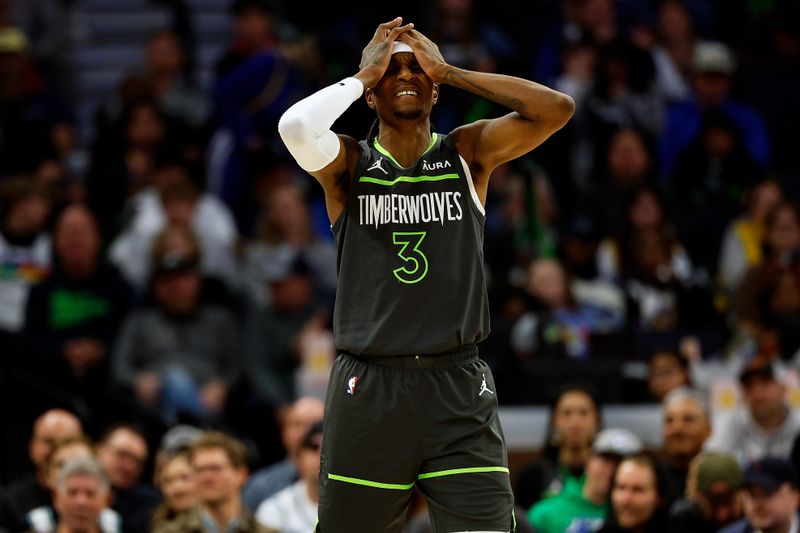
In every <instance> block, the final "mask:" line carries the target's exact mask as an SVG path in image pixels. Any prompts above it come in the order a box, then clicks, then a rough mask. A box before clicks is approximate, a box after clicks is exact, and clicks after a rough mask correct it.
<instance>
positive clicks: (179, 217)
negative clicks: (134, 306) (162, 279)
mask: <svg viewBox="0 0 800 533" xmlns="http://www.w3.org/2000/svg"><path fill="white" fill-rule="evenodd" d="M127 208H128V209H129V210H130V211H131V213H132V218H131V220H130V221H129V223H128V224H127V225H126V227H125V229H124V230H123V232H122V233H121V234H120V235H119V236H118V237H117V238H116V239H115V240H114V242H113V243H112V245H111V248H110V250H109V258H110V260H111V261H112V262H113V263H114V264H115V265H117V267H118V268H119V269H120V271H121V272H122V273H123V274H125V277H126V278H127V279H128V281H129V282H130V283H131V284H132V285H133V286H135V287H136V288H137V289H139V291H140V292H145V288H146V286H147V283H148V282H149V280H150V276H151V274H152V272H151V262H150V257H151V250H152V249H153V243H154V241H155V240H156V237H157V236H158V235H159V234H160V233H161V232H163V231H164V230H165V229H166V228H168V227H171V226H179V227H182V228H187V229H191V231H193V232H194V234H195V235H196V236H197V239H198V245H199V247H200V252H201V265H200V266H201V271H202V272H203V274H204V275H205V276H207V277H210V278H214V279H217V280H219V281H221V282H224V283H225V284H226V285H227V286H228V287H230V288H238V287H239V285H240V280H239V275H238V274H239V273H238V269H237V265H236V259H235V256H234V247H235V246H236V244H237V239H238V235H237V233H236V224H235V222H234V220H233V215H232V214H231V213H230V211H229V210H228V208H227V207H226V206H225V205H224V204H223V203H221V202H220V201H219V200H218V199H217V198H216V197H214V196H212V195H210V194H207V193H200V192H198V191H197V188H196V187H195V185H194V184H193V183H192V181H191V180H190V178H189V175H188V168H187V166H186V164H185V163H184V162H183V161H182V160H180V159H161V160H158V161H157V162H156V163H155V168H154V170H153V179H152V186H148V187H146V188H145V189H143V190H142V191H140V192H138V193H137V194H135V195H134V196H132V197H131V198H130V199H129V200H128V202H127Z"/></svg>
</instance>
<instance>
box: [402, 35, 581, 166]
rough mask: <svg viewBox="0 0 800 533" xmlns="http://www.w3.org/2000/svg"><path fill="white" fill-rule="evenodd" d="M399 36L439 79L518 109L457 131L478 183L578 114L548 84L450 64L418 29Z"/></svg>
mask: <svg viewBox="0 0 800 533" xmlns="http://www.w3.org/2000/svg"><path fill="white" fill-rule="evenodd" d="M399 39H400V40H402V41H403V42H405V43H407V44H409V45H410V46H411V48H412V49H413V50H414V55H415V56H416V58H417V62H418V63H419V65H420V67H422V69H423V70H424V71H425V73H426V74H427V75H428V76H429V77H430V78H431V79H432V80H433V82H434V83H438V84H441V83H445V84H448V85H452V86H454V87H459V88H461V89H464V90H467V91H470V92H472V93H475V94H477V95H478V96H482V97H484V98H486V99H487V100H491V101H492V102H496V103H498V104H500V105H503V106H505V107H508V108H510V109H512V110H513V111H512V112H511V113H509V114H507V115H505V116H502V117H499V118H495V119H488V120H479V121H477V122H474V123H472V124H467V125H465V126H461V127H460V128H457V129H456V130H454V131H453V134H452V135H453V136H454V137H455V140H456V144H457V146H458V151H459V153H460V154H461V156H462V157H464V159H465V160H466V162H467V164H468V165H469V166H470V168H471V169H472V170H473V177H474V178H475V180H476V181H480V179H481V176H483V178H485V179H488V176H489V174H490V173H491V171H492V170H493V169H494V168H495V167H497V166H498V165H500V164H502V163H505V162H506V161H510V160H512V159H514V158H517V157H519V156H521V155H524V154H526V153H528V152H529V151H531V150H533V149H534V148H536V147H537V146H539V145H540V144H541V143H542V142H544V141H545V140H546V139H547V138H548V137H550V136H551V135H552V134H553V133H555V132H556V131H558V130H559V129H561V128H562V127H563V126H564V125H565V124H566V123H567V121H568V120H569V119H570V117H572V114H573V113H574V112H575V102H574V101H573V100H572V98H571V97H569V96H568V95H566V94H563V93H560V92H558V91H554V90H552V89H550V88H548V87H545V86H544V85H540V84H538V83H535V82H532V81H529V80H525V79H522V78H516V77H514V76H506V75H503V74H494V73H485V72H474V71H470V70H464V69H460V68H457V67H454V66H452V65H449V64H448V63H447V62H446V61H445V60H444V58H442V55H441V53H440V52H439V47H438V46H436V44H435V43H434V42H433V41H431V40H430V39H428V38H427V37H425V36H424V35H423V34H422V33H420V32H419V31H417V30H411V31H409V32H407V33H405V34H403V35H401V36H400V37H399ZM475 170H477V171H478V172H477V174H479V175H480V176H479V175H476V172H475Z"/></svg>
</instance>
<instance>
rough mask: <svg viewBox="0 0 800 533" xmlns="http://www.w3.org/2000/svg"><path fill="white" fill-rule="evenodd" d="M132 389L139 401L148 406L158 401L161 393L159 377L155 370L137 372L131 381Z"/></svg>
mask: <svg viewBox="0 0 800 533" xmlns="http://www.w3.org/2000/svg"><path fill="white" fill-rule="evenodd" d="M133 389H134V391H135V392H136V397H137V398H139V401H140V402H142V403H143V404H144V405H146V406H148V407H153V406H154V405H156V403H157V402H158V398H159V395H160V393H161V378H160V377H159V376H158V374H156V373H155V372H145V373H143V374H139V375H138V376H137V377H136V380H135V381H134V382H133Z"/></svg>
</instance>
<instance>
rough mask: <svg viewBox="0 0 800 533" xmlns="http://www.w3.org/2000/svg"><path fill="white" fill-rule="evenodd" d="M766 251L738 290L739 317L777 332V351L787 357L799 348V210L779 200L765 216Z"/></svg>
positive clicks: (741, 319) (740, 319)
mask: <svg viewBox="0 0 800 533" xmlns="http://www.w3.org/2000/svg"><path fill="white" fill-rule="evenodd" d="M765 244H766V246H765V248H766V255H765V257H764V261H763V262H762V264H761V265H759V266H757V267H755V268H753V269H751V270H750V271H749V272H748V273H747V275H746V276H745V279H744V280H743V281H742V285H741V286H740V288H739V291H738V294H737V296H738V306H737V308H738V311H739V312H738V316H737V317H738V319H739V322H740V323H741V322H742V321H750V322H755V323H756V324H757V325H758V326H761V327H764V328H767V329H772V330H774V332H775V333H776V334H777V351H778V353H779V354H780V356H781V357H783V358H785V359H790V358H791V357H792V355H794V353H795V352H796V351H797V349H798V348H800V334H798V328H797V323H798V320H800V211H798V208H797V206H796V205H794V204H792V203H790V202H782V203H780V204H779V205H778V206H776V207H775V208H774V209H773V211H772V212H771V213H770V214H769V215H768V216H767V220H766V242H765Z"/></svg>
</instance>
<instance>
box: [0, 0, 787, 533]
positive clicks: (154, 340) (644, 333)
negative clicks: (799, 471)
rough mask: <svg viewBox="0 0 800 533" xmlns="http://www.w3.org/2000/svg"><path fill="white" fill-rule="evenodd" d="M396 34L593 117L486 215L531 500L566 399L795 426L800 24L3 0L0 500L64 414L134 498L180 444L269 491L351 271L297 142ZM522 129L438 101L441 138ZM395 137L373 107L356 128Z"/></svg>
mask: <svg viewBox="0 0 800 533" xmlns="http://www.w3.org/2000/svg"><path fill="white" fill-rule="evenodd" d="M397 15H401V16H403V17H404V19H405V21H411V22H414V23H415V26H416V28H417V29H419V30H420V31H422V32H423V33H425V34H426V35H428V36H429V37H430V38H431V39H433V40H434V41H435V42H437V43H438V45H439V47H440V49H441V51H442V54H443V55H444V57H445V59H446V60H447V61H448V62H449V63H451V64H453V65H456V66H459V67H463V68H467V69H471V70H478V71H484V72H500V73H504V74H511V75H515V76H520V77H523V78H527V79H530V80H534V81H537V82H539V83H542V84H545V85H547V86H549V87H552V88H555V89H557V90H559V91H562V92H565V93H567V94H569V95H571V96H572V97H573V98H574V99H575V101H576V104H577V111H576V114H575V116H574V118H573V119H572V120H571V121H570V122H569V123H568V124H567V126H566V127H565V128H564V129H563V130H561V131H559V132H558V133H556V134H555V135H554V136H553V137H552V138H551V139H550V140H548V141H547V142H546V143H544V145H542V146H541V147H539V148H537V149H536V150H535V151H533V152H532V153H530V154H528V155H526V156H524V157H522V158H519V159H517V160H515V161H512V162H510V163H508V164H506V165H503V166H502V167H500V168H497V169H496V170H495V171H494V173H493V175H492V179H491V182H490V188H489V197H488V200H487V209H486V212H487V218H486V241H485V260H486V270H487V273H488V279H489V296H490V303H491V311H492V327H493V330H492V334H491V336H490V337H489V339H488V340H487V341H485V342H484V343H483V344H482V346H481V352H482V355H483V357H484V358H485V359H486V360H487V361H488V362H489V363H490V365H491V366H492V369H493V372H494V376H495V381H496V386H497V390H498V399H499V401H500V405H501V416H502V417H503V421H504V425H505V429H506V432H507V434H508V437H509V444H510V447H511V452H512V467H514V468H512V477H513V478H514V479H515V481H516V477H517V470H516V466H517V465H518V464H520V465H521V464H522V463H524V462H526V461H528V460H530V459H532V458H534V457H537V456H538V451H539V450H540V448H541V447H542V446H544V445H548V444H551V443H549V440H548V439H550V437H549V435H550V432H552V427H551V426H552V420H551V417H549V414H548V413H549V412H550V411H549V409H550V408H549V406H550V405H554V403H553V402H555V399H556V397H557V396H558V395H559V393H560V392H563V390H564V387H565V386H567V385H570V384H581V386H588V387H589V389H591V393H592V395H593V398H595V399H596V402H597V406H601V405H605V406H606V407H605V408H602V407H599V409H600V410H602V411H603V412H605V413H606V424H607V425H608V424H612V422H613V424H612V425H614V426H618V427H624V428H628V429H630V430H632V431H633V432H634V433H636V434H637V435H638V436H639V437H640V438H641V439H643V441H644V442H645V444H646V445H647V447H649V448H652V449H660V448H661V447H662V446H663V445H664V441H663V439H664V436H663V433H662V431H661V428H662V405H661V402H662V400H663V399H664V398H665V397H666V396H667V395H668V394H669V393H670V391H672V390H673V389H676V388H681V387H691V388H692V389H693V390H694V391H695V392H697V393H698V394H700V395H701V396H702V397H703V399H704V401H705V402H706V403H707V406H708V413H709V414H710V416H711V418H712V419H713V422H714V428H715V431H723V430H721V429H718V428H720V427H722V426H723V425H724V423H725V420H726V416H731V417H732V416H734V415H735V413H737V412H739V411H740V410H742V409H745V410H746V409H753V405H752V402H750V403H748V401H750V400H752V398H750V396H748V390H747V387H746V386H745V385H749V383H750V382H749V381H748V379H749V377H750V374H747V371H748V369H750V370H752V368H755V367H758V369H760V370H759V371H760V372H761V374H758V376H757V377H759V379H760V378H764V379H766V380H767V381H769V380H775V381H776V382H777V383H778V384H779V385H780V393H779V395H778V396H779V397H778V404H779V406H783V407H782V408H784V409H787V411H786V412H787V413H789V415H786V416H789V417H794V415H795V408H796V406H797V405H800V392H798V390H799V389H798V379H797V370H798V369H800V212H798V207H797V203H796V202H797V200H798V198H800V151H798V149H797V143H798V139H800V99H798V98H797V95H798V94H800V2H798V1H797V0H616V1H615V0H536V1H516V0H495V1H493V2H485V1H479V0H432V1H430V2H425V3H422V2H420V3H405V4H403V5H402V6H397V5H396V6H394V7H390V6H388V5H384V4H383V3H380V2H366V1H359V0H342V1H339V2H326V3H322V4H316V5H314V6H313V7H312V6H311V5H309V4H307V3H304V2H288V1H280V0H1V1H0V423H1V424H2V427H3V430H2V432H1V433H0V487H4V486H5V487H13V486H15V484H18V483H19V482H20V480H24V479H26V476H31V475H33V474H34V473H35V472H36V471H37V469H39V468H40V465H39V464H36V463H35V459H34V458H33V456H31V454H30V443H31V442H32V440H31V439H32V436H33V437H35V431H34V429H35V425H34V423H35V421H37V420H39V419H40V418H39V417H40V416H41V415H42V414H43V413H46V412H48V411H49V410H51V409H55V408H58V409H64V410H65V411H68V412H70V413H72V414H73V415H74V416H76V417H77V419H78V420H79V421H80V422H81V426H82V428H83V429H82V431H83V432H84V433H85V434H86V435H88V436H89V437H90V438H91V439H100V438H101V436H102V435H104V432H105V431H106V430H107V429H108V428H109V427H112V425H113V424H116V423H126V424H131V425H132V426H133V427H135V428H136V430H137V432H138V434H139V435H140V437H141V438H142V439H143V440H144V441H145V442H146V445H147V448H146V449H147V450H151V451H152V453H150V452H148V453H147V454H146V457H145V458H144V459H143V460H142V464H141V470H142V471H143V472H144V473H142V472H141V471H140V472H139V475H141V476H142V477H141V478H140V480H141V482H149V481H150V479H149V477H148V476H149V475H150V473H151V471H152V468H153V460H152V456H153V455H154V454H155V451H156V450H158V449H161V448H160V447H161V446H162V445H163V442H162V438H163V437H164V435H165V433H166V432H167V431H168V430H170V428H174V427H175V426H176V425H189V426H192V427H199V428H214V429H217V430H221V431H224V432H225V433H227V434H228V435H232V436H235V437H236V438H238V439H240V440H241V441H242V442H243V443H244V445H245V447H246V449H247V453H248V456H247V457H248V465H249V466H250V468H251V470H257V469H259V468H261V467H267V466H270V465H274V464H276V463H278V462H280V461H281V460H282V458H284V457H285V456H286V454H287V453H289V452H290V451H291V450H290V448H292V446H291V445H289V446H288V447H287V444H286V440H285V439H282V434H283V433H284V432H285V430H286V425H287V419H289V418H291V414H292V413H293V412H294V408H293V406H295V405H296V401H297V400H298V399H299V398H306V397H318V398H319V397H323V395H324V392H325V389H326V385H327V373H328V370H329V369H330V365H331V364H332V361H333V359H334V358H335V355H336V354H335V348H334V346H333V339H332V332H331V330H330V327H331V315H332V309H333V307H332V306H333V301H334V296H335V286H336V249H335V246H334V244H333V240H332V234H331V231H330V229H329V222H328V220H327V215H326V212H325V207H324V199H323V196H322V190H321V188H320V187H319V186H317V185H316V183H315V182H314V180H313V179H312V178H311V177H310V176H308V175H307V174H305V173H304V172H303V171H302V170H300V169H299V167H297V166H296V164H295V163H294V161H293V160H292V158H291V156H289V155H288V153H287V152H286V150H285V148H284V147H283V145H282V143H281V142H280V139H279V137H278V135H277V121H278V119H279V117H280V116H281V114H282V113H283V112H284V111H285V110H286V109H287V108H288V107H289V106H290V105H291V104H292V103H294V102H295V101H297V100H299V99H300V98H303V97H304V96H306V95H308V94H310V93H312V92H314V91H315V90H317V89H319V88H322V87H324V86H326V85H328V84H331V83H333V82H335V81H338V80H339V79H341V78H344V77H347V76H350V75H352V74H354V73H355V72H356V71H357V66H358V62H359V59H360V54H361V50H362V48H363V46H364V45H365V44H366V43H367V42H368V41H369V39H370V38H371V36H372V34H373V33H374V30H375V27H376V25H377V24H379V23H381V22H385V21H387V20H390V19H392V18H393V17H395V16H397ZM505 112H506V111H505V110H504V109H502V108H500V107H499V106H497V105H496V104H494V103H492V102H489V101H487V100H484V99H481V98H479V97H476V96H474V95H472V94H469V93H466V92H463V91H458V90H455V89H453V88H451V87H447V86H445V87H443V88H442V95H441V98H440V101H439V103H438V104H437V106H436V107H435V108H434V111H433V116H432V121H433V125H434V127H435V129H436V130H437V131H438V132H441V133H447V132H449V131H450V130H452V129H453V128H455V127H457V126H458V125H461V124H463V123H466V122H471V121H474V120H478V119H482V118H487V117H495V116H498V115H499V114H501V113H505ZM372 120H373V112H372V111H371V110H370V109H369V108H368V107H367V106H366V105H365V104H364V102H363V101H359V102H356V103H355V104H354V105H353V106H352V107H351V108H350V110H349V111H348V112H347V113H346V114H345V115H344V116H343V117H342V118H341V119H340V120H339V121H338V122H337V123H336V125H335V127H334V129H335V130H336V131H337V132H339V133H346V134H349V135H352V136H353V137H356V138H358V139H361V138H364V137H366V135H367V132H368V129H369V126H370V124H371V123H372ZM754 365H755V366H754ZM759 365H761V366H759ZM764 365H766V368H768V369H769V370H768V371H764V370H763V368H765V367H764ZM743 376H744V377H743ZM320 416H321V415H320ZM548 428H550V429H548ZM787 431H788V432H789V434H790V435H789V437H791V438H790V439H789V440H791V441H793V439H794V436H795V435H796V433H797V431H800V423H798V424H797V427H795V426H792V427H791V428H790V429H788V430H787ZM718 435H719V433H718ZM789 437H786V438H789ZM790 444H791V443H790ZM790 448H791V446H788V448H787V451H786V452H785V453H784V454H783V455H785V456H786V457H787V458H788V457H789V449H790ZM743 460H744V459H743ZM536 498H537V499H538V495H537V496H536ZM528 503H529V504H530V503H531V502H528ZM251 505H253V506H255V505H257V503H255V504H251ZM253 510H255V509H253ZM0 520H2V515H0ZM2 525H3V524H2V523H0V529H1V528H2ZM6 527H8V528H9V531H14V529H13V528H12V526H8V525H7V526H6ZM129 529H130V528H129ZM131 530H135V528H134V529H131Z"/></svg>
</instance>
